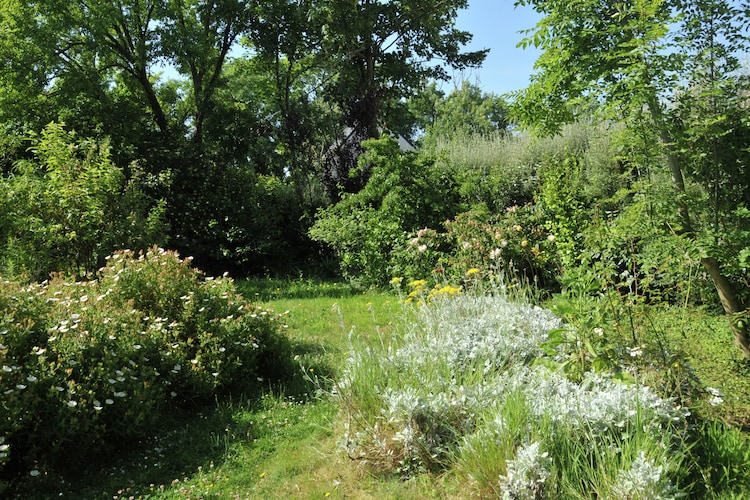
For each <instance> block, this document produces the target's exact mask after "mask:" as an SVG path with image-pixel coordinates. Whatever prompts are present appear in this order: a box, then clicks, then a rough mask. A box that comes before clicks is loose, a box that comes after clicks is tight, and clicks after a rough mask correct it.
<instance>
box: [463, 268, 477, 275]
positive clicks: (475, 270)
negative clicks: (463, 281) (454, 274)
mask: <svg viewBox="0 0 750 500" xmlns="http://www.w3.org/2000/svg"><path fill="white" fill-rule="evenodd" d="M478 272H479V268H478V267H472V268H471V269H469V270H468V271H466V274H468V275H472V274H477V273H478Z"/></svg>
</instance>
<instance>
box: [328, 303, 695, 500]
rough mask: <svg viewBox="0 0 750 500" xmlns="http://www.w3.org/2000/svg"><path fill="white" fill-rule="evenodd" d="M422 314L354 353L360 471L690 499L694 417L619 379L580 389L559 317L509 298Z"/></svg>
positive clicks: (349, 444) (586, 383) (479, 488)
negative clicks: (569, 374) (689, 438)
mask: <svg viewBox="0 0 750 500" xmlns="http://www.w3.org/2000/svg"><path fill="white" fill-rule="evenodd" d="M420 303H421V305H420V306H418V307H416V308H414V309H412V310H410V311H409V312H408V315H406V316H404V317H405V318H407V317H408V318H409V320H408V321H406V320H405V321H404V322H403V324H402V325H401V327H400V329H399V331H398V333H397V334H395V335H392V336H391V337H390V339H389V340H388V341H386V340H385V339H381V341H380V342H379V343H378V342H375V343H371V344H370V345H368V346H367V347H365V348H354V347H353V350H352V353H351V355H350V357H349V359H348V360H347V364H346V366H345V368H344V370H343V372H342V374H341V376H340V378H339V380H338V381H337V382H336V384H335V390H334V394H335V397H336V399H337V400H338V401H339V402H340V403H341V405H342V408H343V409H344V410H345V414H346V415H347V428H346V432H345V435H344V439H343V443H342V444H343V446H344V448H345V450H346V452H347V453H348V455H349V456H350V457H351V458H352V459H355V460H358V461H361V462H362V463H363V464H364V465H366V466H367V467H368V468H370V469H371V470H376V471H380V472H385V473H393V474H400V475H405V476H409V475H413V474H416V473H421V472H425V471H435V472H437V471H445V470H454V471H455V472H456V473H457V474H459V475H460V476H462V477H465V478H466V479H467V480H468V481H470V483H471V485H472V487H473V488H474V489H475V490H476V492H478V493H479V494H481V495H494V496H497V497H502V498H513V499H518V498H530V499H536V498H590V497H591V496H592V494H593V495H598V496H602V497H605V498H633V499H635V498H675V497H677V496H679V495H680V494H681V492H683V491H686V488H687V486H686V484H684V483H685V482H686V481H685V477H686V475H687V472H686V468H685V467H683V464H682V462H683V460H684V459H685V457H686V452H687V447H686V446H685V444H684V443H685V438H686V432H687V431H686V429H687V424H686V417H687V415H688V412H687V410H685V409H683V408H680V407H678V406H676V405H674V404H673V403H672V401H671V400H669V399H664V398H662V397H659V396H658V395H657V394H656V393H655V392H653V391H652V390H651V389H649V388H648V387H646V386H643V385H640V384H638V383H629V384H626V383H624V382H622V381H620V380H616V379H615V378H614V377H613V376H611V375H608V374H606V373H592V372H586V373H585V374H583V376H582V377H581V379H580V381H572V380H570V379H568V378H566V376H565V373H564V370H562V365H563V363H564V361H565V353H560V354H559V355H557V354H555V353H554V352H553V353H550V352H549V347H548V345H549V344H548V341H549V339H550V332H551V331H555V330H558V329H560V328H561V327H562V326H563V324H562V321H561V320H560V319H559V318H557V317H556V316H555V315H553V314H552V313H551V312H550V311H548V310H544V309H541V308H539V307H535V306H531V305H529V304H526V303H522V302H513V301H510V300H509V299H508V297H507V296H505V295H503V294H501V293H494V294H490V295H486V296H473V295H468V294H466V295H461V294H450V295H448V294H442V295H439V296H437V297H434V298H433V299H432V300H431V301H421V302H420ZM556 367H558V368H556Z"/></svg>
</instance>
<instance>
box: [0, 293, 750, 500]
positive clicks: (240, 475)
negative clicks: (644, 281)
mask: <svg viewBox="0 0 750 500" xmlns="http://www.w3.org/2000/svg"><path fill="white" fill-rule="evenodd" d="M238 288H239V289H240V290H241V291H242V293H243V294H245V295H246V296H248V297H249V298H251V299H253V298H255V299H256V300H259V301H260V302H261V303H262V304H263V305H266V306H269V307H272V308H273V309H275V310H276V311H278V312H283V311H287V310H288V311H289V312H288V314H287V315H286V317H285V322H286V323H287V324H288V329H287V332H288V335H289V336H290V338H291V339H292V340H293V343H294V350H295V355H296V357H297V361H298V362H299V363H300V366H301V367H300V371H299V374H300V375H299V376H298V377H297V378H296V379H295V380H293V381H291V382H290V383H289V384H288V385H287V386H286V387H273V388H270V387H269V388H268V391H267V392H266V394H265V395H264V396H263V397H262V398H261V399H260V400H254V401H248V400H233V401H224V402H220V403H218V404H216V405H211V406H208V407H203V408H195V409H194V410H193V411H186V412H183V413H182V414H175V415H173V416H172V417H171V418H170V419H169V420H168V421H164V422H162V423H161V424H160V426H159V428H157V429H154V432H153V434H151V435H149V436H143V438H142V439H141V440H139V441H135V442H133V443H132V446H130V447H129V448H128V449H124V450H122V449H119V450H112V453H111V454H110V457H109V458H108V459H107V460H105V461H102V463H96V464H92V465H91V467H90V468H89V469H88V470H83V471H77V472H69V473H67V474H66V475H54V476H53V475H52V473H50V475H46V476H40V477H33V478H32V477H28V478H24V479H23V480H22V481H21V482H17V483H14V484H12V485H11V492H10V493H11V495H10V496H11V497H14V495H15V497H16V498H24V499H34V498H44V499H46V498H52V497H62V498H77V499H88V498H90V499H99V498H101V499H121V498H131V497H133V498H155V499H156V498H158V499H177V498H179V499H184V498H205V499H224V498H241V499H256V498H257V499H266V498H327V497H330V498H466V497H467V496H469V495H470V494H471V490H470V489H469V488H468V486H467V483H466V479H465V478H461V477H458V476H457V475H455V474H452V473H446V474H442V475H422V476H417V477H415V478H413V479H410V480H408V481H404V480H401V479H399V478H397V477H382V476H376V475H373V474H371V473H370V472H368V471H367V469H366V468H364V467H361V465H360V464H359V463H358V462H356V461H352V460H350V459H349V458H347V457H346V456H345V455H344V454H343V453H342V452H341V451H340V450H341V448H340V446H339V444H338V441H339V440H340V439H341V436H342V434H343V422H342V420H343V418H342V414H341V413H340V412H339V409H338V408H337V407H336V406H335V405H334V404H333V403H331V402H330V401H328V400H327V399H325V398H318V397H316V395H315V389H316V387H315V386H314V385H311V384H310V383H309V380H308V379H310V378H312V379H317V381H318V383H319V385H320V386H321V387H330V385H327V383H326V380H328V379H330V378H332V377H335V376H336V373H337V370H338V368H339V367H340V366H341V365H342V363H343V361H344V359H345V358H346V355H347V351H348V349H349V347H350V342H351V343H353V344H354V345H357V344H358V343H370V342H372V341H374V340H376V339H378V338H379V337H380V336H386V337H387V336H388V335H389V334H390V333H391V332H392V331H394V328H395V327H396V326H397V323H398V321H400V319H399V318H400V316H401V314H402V306H401V304H400V303H399V301H398V299H397V298H396V297H394V296H393V295H391V294H387V293H382V292H368V293H361V292H357V291H355V290H352V289H351V288H349V287H348V286H346V285H344V284H340V283H339V284H333V283H323V284H316V283H315V282H312V281H299V282H294V281H281V280H280V281H266V282H263V281H251V282H240V283H238ZM256 294H257V295H256ZM644 314H646V313H644ZM648 315H649V317H648V321H647V322H645V323H648V324H650V325H651V326H649V327H648V329H647V328H645V327H644V329H643V332H642V334H643V337H642V338H643V339H644V340H647V341H649V342H655V341H656V340H654V338H650V337H648V336H649V335H652V336H654V335H655V336H657V337H658V338H659V339H661V340H658V339H657V340H658V341H659V342H666V343H668V344H669V345H670V347H671V348H672V349H674V350H679V351H680V352H681V353H682V358H680V359H682V360H684V361H683V362H688V363H689V364H690V366H691V367H692V372H691V373H692V376H693V377H694V378H695V381H694V382H695V384H696V385H697V386H703V387H706V386H710V387H716V388H718V389H720V390H721V391H722V392H723V394H724V400H725V403H724V404H723V405H719V406H711V405H710V404H708V396H707V395H706V394H703V393H694V394H692V396H691V398H692V399H691V404H692V406H694V408H695V412H696V413H698V414H699V415H700V417H702V418H706V419H712V420H713V421H715V422H714V423H709V424H705V425H703V426H701V427H699V428H698V430H697V431H696V434H697V435H699V436H701V440H700V444H699V445H698V446H696V448H695V453H696V456H697V457H698V458H699V459H702V461H703V464H702V467H703V468H702V469H701V471H699V472H698V473H696V474H703V475H704V476H706V475H708V476H710V477H712V478H713V479H712V481H714V482H715V484H716V487H715V488H713V490H711V491H707V492H706V497H708V498H741V497H742V495H743V494H745V493H746V492H748V491H750V485H749V484H747V483H748V481H747V480H746V479H744V478H743V477H744V470H745V468H742V467H740V464H742V463H744V464H750V445H749V444H748V439H747V435H746V434H745V433H744V432H740V429H737V428H735V429H730V430H728V428H727V426H726V424H722V423H720V422H726V423H727V424H730V425H732V426H735V427H739V428H743V427H746V426H747V425H748V422H747V418H748V417H747V415H750V411H749V410H750V384H749V383H748V381H749V380H748V378H749V377H748V375H750V373H749V372H750V368H748V365H747V363H746V362H744V361H742V360H741V359H740V357H739V355H738V354H737V353H736V350H735V348H734V347H733V346H732V341H731V334H729V332H728V328H727V327H726V324H725V321H724V318H723V317H714V316H711V315H710V314H707V313H705V312H703V311H700V310H695V309H679V310H676V309H661V310H659V309H655V308H654V309H650V310H649V311H648ZM645 323H644V324H645ZM303 369H304V371H305V374H306V376H305V377H303V376H302V373H303ZM673 376H675V377H683V376H686V374H685V373H677V369H675V373H674V374H673ZM738 467H739V468H738ZM7 493H8V492H6V494H7ZM0 496H1V495H0Z"/></svg>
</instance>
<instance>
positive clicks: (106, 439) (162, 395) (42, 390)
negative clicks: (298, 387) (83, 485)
mask: <svg viewBox="0 0 750 500" xmlns="http://www.w3.org/2000/svg"><path fill="white" fill-rule="evenodd" d="M189 262H190V259H184V260H183V259H180V258H179V257H178V255H177V254H175V253H174V252H168V251H164V250H161V249H157V248H153V249H151V250H150V251H148V252H146V253H141V254H140V255H139V256H137V257H136V255H135V254H134V253H133V252H131V251H123V252H118V253H116V254H114V255H112V256H110V257H109V258H108V259H107V265H106V266H105V267H104V268H103V269H101V270H100V274H101V278H100V279H99V280H98V281H91V282H73V281H70V280H65V279H62V278H55V279H53V280H51V281H49V282H45V283H42V284H32V285H25V286H21V285H18V284H15V283H12V282H8V281H3V282H2V283H1V284H0V305H1V306H2V311H3V315H2V316H1V317H0V366H1V367H2V373H0V391H1V392H2V394H3V400H2V420H0V439H2V441H3V443H2V446H3V447H4V449H3V450H2V451H3V453H4V454H5V456H4V457H2V461H0V466H4V467H5V469H6V470H5V472H6V473H10V471H11V470H12V471H21V472H23V471H26V473H28V471H29V469H34V470H38V469H40V468H43V467H48V466H49V467H52V466H56V465H65V466H70V467H73V466H75V465H76V464H77V463H79V462H78V461H79V460H81V459H82V458H84V457H86V459H87V460H90V459H91V456H97V455H98V454H101V453H103V452H104V451H105V450H106V449H107V448H109V447H112V446H117V445H118V444H123V443H127V442H128V441H129V440H131V439H132V438H134V437H137V436H140V435H142V434H144V433H145V432H146V431H148V430H149V427H150V426H151V425H152V424H154V423H155V422H157V421H158V420H159V419H160V418H163V416H164V414H165V412H166V411H168V410H169V409H170V408H176V407H179V406H185V405H195V404H200V403H205V402H208V401H211V400H212V399H213V398H214V397H215V395H217V394H218V395H221V394H227V393H230V392H239V391H243V392H247V391H253V390H257V389H258V388H259V387H261V386H262V385H264V384H265V383H266V382H265V380H266V379H269V378H279V377H284V376H285V375H287V374H288V373H290V371H291V370H292V367H291V356H290V348H289V343H288V341H287V340H286V339H285V338H284V337H283V335H281V333H280V331H279V330H280V329H281V328H282V325H281V323H280V321H279V316H278V315H276V314H274V313H273V312H272V311H270V310H266V309H263V308H260V307H258V306H255V305H252V304H250V303H248V302H247V301H245V300H244V299H243V298H242V297H241V296H240V295H238V294H237V293H236V292H235V291H234V286H233V283H232V281H231V280H230V279H228V278H216V279H214V278H210V277H204V276H202V275H201V273H200V272H199V271H197V270H195V269H192V268H190V266H189ZM0 473H2V469H0Z"/></svg>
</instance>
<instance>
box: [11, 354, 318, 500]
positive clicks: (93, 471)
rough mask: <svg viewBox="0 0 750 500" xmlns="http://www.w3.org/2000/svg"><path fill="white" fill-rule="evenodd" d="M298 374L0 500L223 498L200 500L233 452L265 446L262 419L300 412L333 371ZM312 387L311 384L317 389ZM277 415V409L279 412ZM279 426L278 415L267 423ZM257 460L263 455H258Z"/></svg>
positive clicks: (20, 482)
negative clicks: (291, 406) (291, 408)
mask: <svg viewBox="0 0 750 500" xmlns="http://www.w3.org/2000/svg"><path fill="white" fill-rule="evenodd" d="M293 347H294V352H295V353H297V354H299V355H300V356H305V357H308V358H309V359H310V360H311V361H315V360H316V358H317V357H318V356H319V355H321V354H324V353H325V350H324V349H322V348H321V347H320V346H317V345H315V344H314V343H300V344H295V345H294V346H293ZM305 368H306V369H307V372H306V373H303V372H302V369H300V370H298V373H295V374H294V375H293V376H291V377H290V378H289V379H288V380H286V381H285V382H284V383H283V384H274V385H271V386H269V387H267V388H266V389H265V390H264V391H263V392H262V393H260V394H256V395H254V396H252V397H248V396H234V397H227V398H224V399H223V400H221V401H217V402H215V403H213V404H207V405H204V406H196V407H194V408H189V409H180V410H179V411H173V412H171V413H169V414H167V415H165V417H164V418H163V419H162V420H161V422H160V424H159V426H158V427H157V428H155V429H153V432H152V433H150V434H149V435H146V436H143V437H142V438H141V439H139V440H137V441H133V442H131V443H126V444H122V443H121V444H118V445H114V444H110V443H102V446H103V447H106V446H110V447H111V449H110V450H107V451H106V452H103V453H102V454H101V455H99V456H97V457H92V458H91V459H90V460H88V461H87V463H86V465H85V466H83V467H80V468H75V469H74V468H68V467H64V466H61V467H59V468H58V469H57V470H47V471H43V472H42V473H41V474H40V475H38V476H35V477H31V476H29V477H22V478H18V479H16V480H15V481H14V482H13V483H11V484H10V488H9V489H8V490H6V491H4V492H0V497H1V498H9V499H10V498H13V499H23V500H27V499H28V500H36V499H49V498H77V499H127V498H162V497H163V498H175V497H177V498H217V499H219V498H223V497H222V495H220V494H219V495H218V496H217V495H216V494H206V493H205V492H201V485H202V483H203V482H206V483H208V482H210V481H212V479H211V478H212V477H215V476H212V474H215V472H214V469H218V468H219V467H222V466H223V465H225V464H226V463H227V462H229V461H231V460H232V458H233V457H234V456H236V451H237V449H238V448H242V449H248V448H249V449H253V448H255V444H254V443H255V442H256V441H263V440H268V439H269V432H270V433H271V435H273V434H274V431H273V430H271V431H269V429H268V425H266V424H264V422H266V420H264V418H265V417H263V416H262V415H266V416H269V415H273V414H274V412H276V411H281V412H284V411H288V410H284V408H288V404H287V402H288V401H293V402H295V404H299V405H302V406H305V405H306V402H310V401H315V394H316V391H317V390H318V389H321V388H322V389H323V390H327V389H328V388H330V381H331V374H332V370H331V367H330V366H329V365H327V364H326V363H321V362H314V363H311V364H310V365H309V366H306V367H305ZM313 382H316V383H317V385H316V384H315V383H313ZM278 408H282V409H281V410H278ZM272 420H284V417H283V415H282V416H277V417H271V418H269V420H267V421H272ZM257 453H258V454H259V455H262V454H263V453H264V451H263V450H257Z"/></svg>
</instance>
